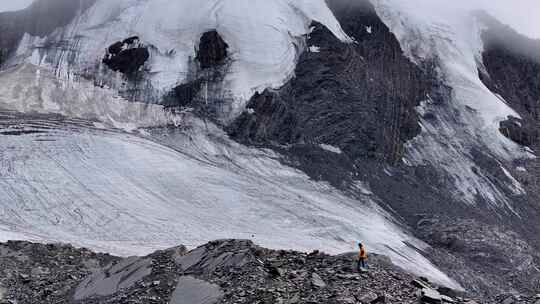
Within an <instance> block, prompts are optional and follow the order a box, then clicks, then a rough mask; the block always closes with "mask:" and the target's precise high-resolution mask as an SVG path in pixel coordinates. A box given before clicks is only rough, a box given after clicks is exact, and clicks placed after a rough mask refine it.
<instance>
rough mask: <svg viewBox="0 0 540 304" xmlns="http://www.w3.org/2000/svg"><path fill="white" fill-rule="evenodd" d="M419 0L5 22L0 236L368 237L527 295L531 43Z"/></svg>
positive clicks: (102, 242) (414, 266) (27, 15)
mask: <svg viewBox="0 0 540 304" xmlns="http://www.w3.org/2000/svg"><path fill="white" fill-rule="evenodd" d="M418 1H422V3H423V4H422V5H417V4H418V3H416V4H415V2H414V1H405V0H373V1H371V2H368V1H355V0H328V1H324V0H302V1H299V0H295V1H293V0H264V1H263V0H235V1H224V0H204V1H201V0H198V1H192V0H182V1H178V0H174V1H173V0H144V1H142V0H115V1H110V0H81V1H72V0H39V1H36V2H35V3H34V4H32V5H31V6H30V7H29V8H27V9H25V10H22V11H18V12H5V13H0V33H2V34H1V35H0V67H1V70H0V164H1V167H0V239H13V238H18V239H31V240H39V241H49V240H54V241H64V242H71V243H74V244H78V245H84V246H89V247H92V248H95V249H98V250H104V251H109V252H115V253H120V254H132V253H141V254H142V253H148V252H150V251H152V250H155V249H159V248H164V247H168V246H173V245H177V244H179V243H182V244H186V245H190V246H197V245H199V244H202V243H204V242H206V241H208V240H212V239H216V238H228V237H236V238H252V239H253V240H255V241H256V242H258V243H261V244H263V245H266V246H271V247H278V248H294V249H302V250H309V249H324V250H326V251H330V252H343V251H347V250H353V249H354V246H355V245H354V244H355V243H356V242H357V241H359V240H363V241H365V242H366V243H367V244H368V247H369V248H370V250H374V251H376V252H380V253H384V254H387V255H389V256H390V257H391V258H392V259H393V260H394V262H396V263H398V264H400V265H402V266H403V267H405V268H406V269H408V270H410V271H413V272H416V273H417V274H421V275H425V274H428V275H429V276H430V277H432V278H434V279H436V280H438V281H439V282H442V283H444V284H445V285H448V286H451V287H454V288H459V287H460V286H463V287H465V288H467V289H470V290H473V291H475V292H479V293H482V292H490V291H493V290H504V291H513V290H519V291H523V290H527V289H528V288H533V287H532V286H534V283H530V282H529V281H532V282H534V280H536V279H539V278H540V272H539V270H538V269H539V268H538V266H539V265H538V264H537V263H538V261H540V255H538V254H537V253H536V252H537V248H540V247H539V246H540V242H539V239H538V238H537V234H538V228H536V227H535V226H536V225H535V223H536V222H537V221H538V219H540V216H539V215H540V214H539V210H540V209H539V208H538V206H537V202H538V198H539V194H540V189H539V188H538V187H537V183H536V181H537V180H539V178H540V170H538V169H539V168H540V165H539V163H538V160H537V158H536V152H535V151H537V149H538V147H539V145H538V136H539V132H538V130H539V129H538V126H539V123H538V122H539V117H540V116H539V113H540V112H539V109H540V87H539V86H540V84H539V83H540V81H539V79H538V77H539V75H540V60H539V58H538V56H537V54H540V42H538V41H535V40H532V39H528V38H527V37H524V36H521V35H519V34H518V33H516V32H515V31H513V30H512V29H510V28H508V27H506V26H504V25H503V24H501V23H499V22H498V21H497V20H495V19H493V18H492V17H490V16H487V15H486V14H482V13H474V14H473V13H471V12H468V11H459V12H441V11H440V10H428V11H424V10H422V9H419V8H420V7H423V8H425V7H429V5H430V3H432V2H430V1H427V2H426V1H424V0H418ZM424 2H426V3H424ZM431 5H435V4H431ZM428 12H429V13H428ZM433 12H439V13H433ZM508 41H511V42H512V43H508ZM535 54H536V55H535ZM501 256H504V257H505V258H503V259H501ZM501 273H502V275H501ZM509 278H511V279H512V283H511V284H508V283H507V282H508V280H509ZM531 278H533V280H531Z"/></svg>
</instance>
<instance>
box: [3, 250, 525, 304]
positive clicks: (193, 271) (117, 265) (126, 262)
mask: <svg viewBox="0 0 540 304" xmlns="http://www.w3.org/2000/svg"><path fill="white" fill-rule="evenodd" d="M355 259H356V254H354V253H351V254H342V255H339V256H330V255H326V254H324V253H321V252H318V251H315V252H312V253H309V254H307V253H301V252H294V251H283V250H279V251H277V250H269V249H264V248H261V247H258V246H256V245H254V244H253V243H252V242H250V241H241V240H222V241H214V242H210V243H208V244H206V245H203V246H201V247H199V248H196V249H194V250H191V251H187V250H186V248H185V247H183V246H180V247H176V248H171V249H168V250H163V251H157V252H155V253H153V254H150V255H149V256H146V257H130V258H124V259H122V258H116V257H111V256H107V255H99V254H94V253H92V252H90V251H88V250H84V249H75V248H73V247H70V246H64V245H62V246H60V245H39V244H32V243H27V242H10V243H7V244H0V266H2V267H1V268H0V274H2V275H3V276H2V277H0V302H2V301H4V302H5V303H21V304H26V303H37V302H38V301H39V303H78V304H82V303H86V304H94V303H96V304H97V303H155V304H158V303H178V304H179V303H183V304H186V303H189V304H215V303H231V304H232V303H237V304H241V303H246V304H247V303H298V304H300V303H306V304H307V303H329V304H356V303H395V304H398V303H399V304H402V303H411V304H412V303H469V304H472V303H475V302H473V300H470V299H467V298H466V295H465V294H463V293H461V292H457V291H453V290H450V289H448V288H445V287H441V286H439V287H438V286H436V285H434V284H432V283H430V282H429V281H428V280H427V279H425V278H417V277H414V276H412V275H410V274H407V273H405V272H403V271H402V270H401V269H400V268H398V267H396V266H394V265H392V264H391V263H390V261H389V260H388V258H386V257H384V256H379V255H376V254H370V259H369V265H370V266H369V269H368V271H365V272H361V273H357V272H356V271H355V270H354V269H355V262H356V261H355ZM507 298H508V296H499V297H494V300H489V299H486V301H483V302H482V303H486V304H492V303H493V304H495V303H502V302H503V301H504V300H506V299H507ZM533 301H534V298H532V297H521V302H519V303H522V304H529V303H530V304H532V303H534V302H533ZM4 302H2V303H4Z"/></svg>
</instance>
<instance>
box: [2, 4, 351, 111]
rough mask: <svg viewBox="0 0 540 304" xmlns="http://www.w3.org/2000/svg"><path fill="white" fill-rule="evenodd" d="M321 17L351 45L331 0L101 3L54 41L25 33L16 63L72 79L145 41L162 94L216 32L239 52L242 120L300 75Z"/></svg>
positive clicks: (237, 100)
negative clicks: (263, 93)
mask: <svg viewBox="0 0 540 304" xmlns="http://www.w3.org/2000/svg"><path fill="white" fill-rule="evenodd" d="M313 20H315V21H318V22H321V23H323V24H325V25H326V26H327V27H328V28H329V29H330V30H331V31H332V32H333V33H334V34H335V35H336V36H337V37H338V38H340V39H341V40H343V41H349V42H350V41H351V39H350V38H349V37H348V36H347V35H346V34H345V33H344V32H343V30H342V29H341V27H340V25H339V22H338V21H337V20H336V19H335V17H334V16H333V14H332V12H331V11H330V9H329V8H328V7H327V5H326V3H325V1H324V0H235V1H233V2H231V1H224V0H184V1H177V0H151V1H148V0H147V1H139V0H115V1H110V0H98V1H97V2H96V3H95V4H94V5H93V6H92V7H91V8H89V9H88V10H86V11H85V12H84V13H81V14H79V15H78V16H77V17H76V18H75V20H74V21H73V22H72V23H71V24H70V25H68V26H67V27H65V28H59V29H57V30H56V31H55V32H54V33H53V34H51V35H50V36H49V37H31V36H29V35H25V38H24V39H23V40H22V41H21V43H20V45H19V48H18V50H17V57H16V58H14V59H12V60H11V64H16V63H20V62H28V63H33V64H36V65H47V66H49V67H53V68H54V69H56V74H57V75H59V76H61V77H63V78H66V79H67V78H69V77H71V75H73V74H84V73H87V72H88V70H89V69H96V65H99V63H100V62H101V59H102V58H103V56H104V51H105V49H106V48H107V47H108V46H110V45H111V44H113V43H114V42H116V41H122V40H123V39H125V38H127V37H131V36H138V37H140V39H141V41H143V42H144V43H145V44H146V45H149V46H151V49H150V50H151V58H150V62H149V63H147V66H146V67H145V68H147V69H149V72H150V75H151V76H150V78H151V79H150V82H151V84H152V87H153V88H154V89H155V90H157V91H158V94H161V95H162V94H164V93H165V92H166V91H167V90H170V89H171V88H173V87H174V86H176V85H178V84H179V83H181V82H183V81H185V79H186V74H187V72H188V63H189V60H190V58H192V57H194V56H195V49H196V47H197V44H198V40H199V38H200V36H201V35H202V33H203V32H205V31H208V30H211V29H216V30H217V31H218V32H219V33H220V35H221V36H222V37H223V38H224V39H225V41H226V42H227V44H228V45H229V47H230V50H229V51H230V53H231V54H232V59H231V62H232V63H231V66H230V71H229V73H227V76H226V78H225V80H224V83H225V84H226V89H227V92H226V94H228V95H230V96H229V97H230V98H231V100H232V102H233V104H232V105H231V108H232V110H231V113H226V115H230V116H233V117H234V116H235V115H236V114H238V113H240V112H241V111H243V110H244V104H245V102H246V101H247V100H248V99H249V98H250V97H251V96H252V95H253V93H255V91H257V90H263V89H265V88H269V87H279V86H281V85H282V84H283V83H284V82H285V81H286V80H287V79H289V78H290V77H291V76H292V75H293V73H294V67H295V61H296V59H297V56H298V53H299V51H301V50H299V48H300V47H301V46H300V45H299V44H300V43H299V40H298V39H300V38H301V37H302V36H304V35H306V34H308V33H309V31H310V28H309V26H310V24H311V22H312V21H313ZM65 42H67V43H68V44H69V45H67V46H66V45H65ZM98 70H99V69H98ZM94 73H95V74H99V71H94ZM121 84H122V81H118V83H117V84H116V85H118V86H121Z"/></svg>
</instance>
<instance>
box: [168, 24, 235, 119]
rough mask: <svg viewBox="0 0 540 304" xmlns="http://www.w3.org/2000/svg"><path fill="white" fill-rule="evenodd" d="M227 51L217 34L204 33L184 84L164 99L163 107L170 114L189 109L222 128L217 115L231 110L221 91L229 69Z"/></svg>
mask: <svg viewBox="0 0 540 304" xmlns="http://www.w3.org/2000/svg"><path fill="white" fill-rule="evenodd" d="M228 48H229V46H228V45H227V43H226V42H225V41H224V40H223V38H221V36H220V35H219V33H218V32H217V31H216V30H212V31H208V32H205V33H204V34H203V35H202V37H201V40H200V43H199V46H198V48H197V56H196V57H195V58H193V59H191V60H190V62H189V66H190V68H189V69H188V75H187V77H186V78H187V80H186V82H185V83H182V84H180V85H178V86H176V87H175V88H173V89H172V90H171V91H170V92H169V93H168V94H167V95H166V96H165V97H164V98H163V102H162V104H163V105H165V106H167V107H169V108H170V109H172V110H176V109H179V108H180V109H181V108H189V109H190V110H192V111H194V112H196V113H198V114H199V115H201V116H204V117H206V118H210V119H212V120H214V121H215V122H217V123H218V124H221V120H220V119H221V117H220V115H221V114H220V113H227V112H228V111H229V110H230V109H228V108H227V105H230V103H229V102H228V99H227V97H225V96H224V91H223V79H224V77H225V75H226V73H227V71H228V67H229V65H228V64H227V63H228V61H227V58H228V57H227V56H228V52H227V49H228Z"/></svg>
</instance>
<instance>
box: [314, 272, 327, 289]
mask: <svg viewBox="0 0 540 304" xmlns="http://www.w3.org/2000/svg"><path fill="white" fill-rule="evenodd" d="M311 284H313V286H315V287H318V288H324V287H326V283H325V282H324V280H323V279H322V278H321V276H319V275H318V274H317V273H315V272H314V273H312V274H311Z"/></svg>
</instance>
